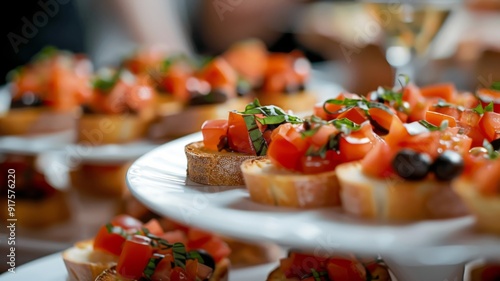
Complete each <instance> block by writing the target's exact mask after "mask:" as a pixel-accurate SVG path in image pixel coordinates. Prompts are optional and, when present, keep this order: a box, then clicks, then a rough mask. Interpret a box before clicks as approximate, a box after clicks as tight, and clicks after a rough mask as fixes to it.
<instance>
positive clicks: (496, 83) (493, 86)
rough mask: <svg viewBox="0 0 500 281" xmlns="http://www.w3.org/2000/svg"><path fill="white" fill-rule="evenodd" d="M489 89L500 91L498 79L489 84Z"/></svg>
mask: <svg viewBox="0 0 500 281" xmlns="http://www.w3.org/2000/svg"><path fill="white" fill-rule="evenodd" d="M490 89H493V90H497V91H500V81H498V82H493V84H491V86H490Z"/></svg>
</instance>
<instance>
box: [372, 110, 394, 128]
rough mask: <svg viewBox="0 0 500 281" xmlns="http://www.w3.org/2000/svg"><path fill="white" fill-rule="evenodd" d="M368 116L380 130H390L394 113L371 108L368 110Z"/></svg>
mask: <svg viewBox="0 0 500 281" xmlns="http://www.w3.org/2000/svg"><path fill="white" fill-rule="evenodd" d="M368 114H370V117H371V119H372V120H373V121H375V122H377V123H378V124H379V125H380V126H381V127H382V128H385V129H388V130H389V129H390V127H391V123H392V120H393V118H394V116H395V114H394V113H391V112H387V111H386V110H384V109H381V108H377V107H372V108H369V109H368Z"/></svg>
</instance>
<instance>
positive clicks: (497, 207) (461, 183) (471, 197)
mask: <svg viewBox="0 0 500 281" xmlns="http://www.w3.org/2000/svg"><path fill="white" fill-rule="evenodd" d="M453 189H454V190H455V191H456V192H457V193H458V194H459V195H460V197H461V198H462V200H463V201H464V202H465V204H466V205H467V207H468V208H469V210H470V212H471V213H472V214H474V216H475V217H476V226H477V228H478V229H479V230H480V231H485V232H489V233H493V234H497V235H500V223H499V218H500V196H498V195H497V196H484V195H482V194H481V193H479V192H478V191H477V189H476V188H475V186H474V183H473V182H471V181H469V180H466V179H460V178H459V179H457V180H455V181H453Z"/></svg>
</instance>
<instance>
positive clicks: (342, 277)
mask: <svg viewBox="0 0 500 281" xmlns="http://www.w3.org/2000/svg"><path fill="white" fill-rule="evenodd" d="M327 271H328V277H329V278H330V280H336V281H365V280H366V270H365V268H364V267H363V265H362V264H361V263H359V262H357V261H353V260H348V259H343V258H330V259H329V260H328V262H327Z"/></svg>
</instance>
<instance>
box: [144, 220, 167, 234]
mask: <svg viewBox="0 0 500 281" xmlns="http://www.w3.org/2000/svg"><path fill="white" fill-rule="evenodd" d="M143 227H144V228H146V229H147V230H148V231H149V232H150V233H151V234H153V235H156V236H160V235H162V234H163V232H164V231H163V228H162V227H161V225H160V222H159V221H158V220H157V219H150V220H149V221H148V222H147V223H145V224H144V225H143Z"/></svg>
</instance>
